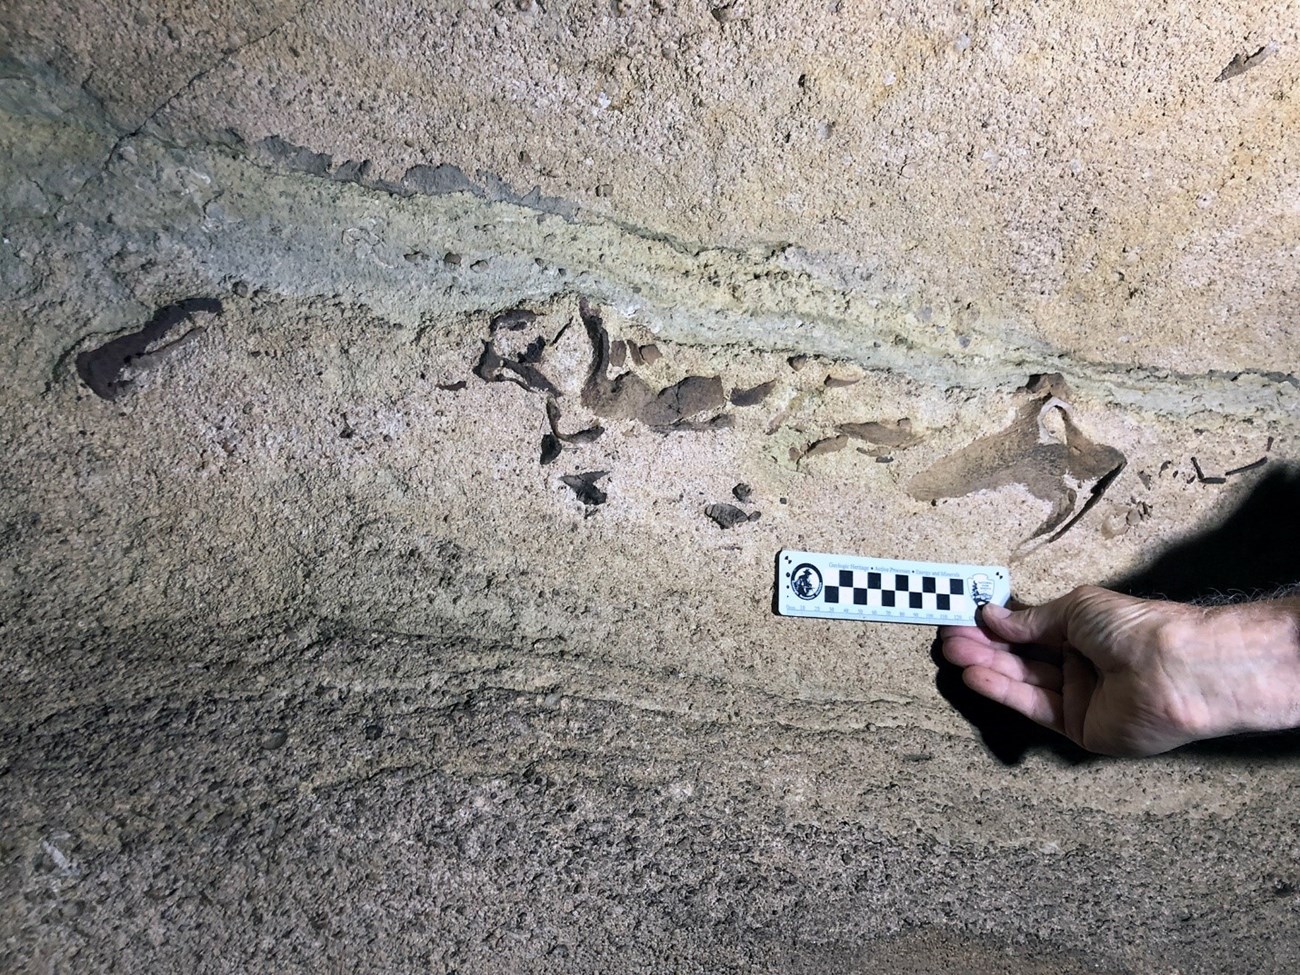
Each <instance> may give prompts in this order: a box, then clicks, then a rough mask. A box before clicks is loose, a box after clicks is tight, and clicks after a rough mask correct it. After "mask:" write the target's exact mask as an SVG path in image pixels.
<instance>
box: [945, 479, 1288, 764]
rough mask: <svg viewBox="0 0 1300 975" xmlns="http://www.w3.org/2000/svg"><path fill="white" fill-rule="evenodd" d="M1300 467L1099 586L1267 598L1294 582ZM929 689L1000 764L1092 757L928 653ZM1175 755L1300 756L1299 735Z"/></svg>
mask: <svg viewBox="0 0 1300 975" xmlns="http://www.w3.org/2000/svg"><path fill="white" fill-rule="evenodd" d="M1297 511H1300V465H1296V464H1286V463H1279V464H1276V465H1274V466H1273V467H1272V469H1271V470H1269V471H1268V472H1267V473H1265V474H1264V475H1263V476H1262V477H1261V478H1260V480H1259V482H1258V483H1257V484H1256V485H1255V487H1254V489H1253V490H1252V491H1251V492H1250V493H1249V494H1248V495H1247V496H1245V497H1244V498H1243V499H1242V501H1241V502H1240V503H1239V504H1238V505H1237V507H1236V508H1234V509H1233V510H1232V511H1230V512H1229V513H1228V514H1227V515H1225V516H1224V517H1223V518H1222V519H1221V520H1219V521H1218V522H1217V523H1214V524H1212V525H1210V526H1209V527H1206V528H1203V529H1201V530H1200V531H1197V532H1194V533H1192V534H1190V535H1188V536H1186V537H1185V538H1182V539H1180V540H1179V541H1176V542H1174V543H1173V544H1171V545H1170V546H1169V547H1168V548H1166V549H1165V550H1164V551H1163V552H1162V553H1160V554H1158V555H1157V556H1156V557H1155V558H1154V559H1153V560H1152V561H1151V562H1150V563H1149V564H1148V565H1147V566H1145V567H1143V568H1140V569H1138V570H1136V571H1134V572H1132V573H1130V574H1128V575H1125V576H1122V577H1120V578H1117V579H1112V580H1109V581H1107V582H1104V583H1103V584H1104V585H1105V586H1107V588H1110V589H1114V590H1116V591H1118V592H1124V593H1128V594H1130V595H1134V596H1142V597H1147V598H1162V599H1172V600H1176V601H1179V602H1199V603H1206V604H1216V603H1229V602H1240V601H1244V600H1247V599H1253V598H1260V597H1266V596H1269V595H1271V594H1275V593H1277V592H1278V591H1279V590H1283V589H1289V588H1294V587H1295V586H1296V585H1297V583H1300V518H1298V517H1297V515H1296V513H1297ZM931 657H932V659H933V660H934V662H935V664H936V666H937V667H938V673H937V675H936V677H935V684H936V686H937V688H938V690H939V693H940V694H942V695H943V697H944V699H945V700H947V701H948V702H949V703H950V704H952V706H953V707H954V708H956V709H957V711H958V713H960V714H961V715H962V717H964V718H965V719H966V720H967V721H969V722H970V723H971V724H972V725H973V726H974V727H975V729H976V730H977V731H979V733H980V736H981V738H982V739H983V741H984V744H985V746H986V747H987V748H988V750H989V751H990V752H991V753H992V755H993V756H994V757H995V758H996V759H997V760H998V761H999V762H1001V763H1003V764H1004V765H1008V766H1011V765H1016V764H1018V763H1019V762H1020V761H1022V760H1023V759H1024V757H1025V755H1026V754H1027V753H1028V752H1029V751H1030V750H1033V749H1040V748H1041V749H1046V750H1048V751H1051V752H1053V753H1054V754H1056V755H1057V756H1058V757H1059V758H1061V759H1062V760H1064V761H1066V762H1068V763H1070V764H1078V763H1080V762H1084V761H1088V760H1090V759H1091V758H1093V756H1090V755H1089V754H1088V753H1087V752H1085V751H1083V750H1082V749H1080V748H1078V747H1077V746H1076V745H1074V744H1073V743H1072V742H1070V741H1068V740H1067V739H1065V738H1062V737H1061V736H1060V735H1057V734H1055V733H1054V732H1051V731H1048V730H1047V729H1046V728H1042V727H1040V726H1039V725H1037V724H1035V723H1034V722H1032V721H1030V720H1029V719H1028V718H1024V717H1021V716H1020V715H1019V714H1016V713H1015V712H1013V711H1011V710H1009V709H1007V708H1004V707H1002V706H1000V705H997V704H994V703H992V702H991V701H988V700H986V699H985V698H982V697H980V696H979V695H978V694H976V693H975V692H974V691H972V690H970V689H969V688H968V687H966V685H965V684H963V683H962V679H961V668H959V667H955V666H953V665H952V664H950V663H948V662H947V661H946V660H944V658H943V654H942V650H941V647H940V643H939V641H938V640H935V642H934V644H933V646H932V648H931ZM1179 751H1181V752H1185V753H1187V754H1191V755H1196V756H1198V757H1200V758H1202V759H1205V758H1210V759H1216V758H1217V759H1222V760H1225V761H1257V760H1261V759H1266V760H1267V759H1294V758H1297V757H1300V729H1297V730H1295V731H1286V732H1279V733H1274V734H1252V735H1238V736H1235V737H1232V738H1218V739H1214V740H1211V741H1203V742H1196V743H1194V744H1191V745H1187V746H1185V747H1184V748H1182V749H1180V750H1179Z"/></svg>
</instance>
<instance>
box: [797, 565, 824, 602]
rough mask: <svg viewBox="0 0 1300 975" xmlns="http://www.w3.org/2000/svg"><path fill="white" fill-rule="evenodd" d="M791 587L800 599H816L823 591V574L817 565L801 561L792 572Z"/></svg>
mask: <svg viewBox="0 0 1300 975" xmlns="http://www.w3.org/2000/svg"><path fill="white" fill-rule="evenodd" d="M790 588H791V590H793V591H794V594H795V595H796V596H798V597H799V598H800V599H816V598H817V597H818V596H819V595H821V591H822V574H821V573H820V572H819V571H817V566H815V565H812V564H810V563H808V562H801V563H799V564H798V565H796V566H795V567H794V571H793V572H791V573H790Z"/></svg>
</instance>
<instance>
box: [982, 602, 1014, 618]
mask: <svg viewBox="0 0 1300 975" xmlns="http://www.w3.org/2000/svg"><path fill="white" fill-rule="evenodd" d="M980 613H981V614H983V615H984V616H987V617H988V618H989V619H995V620H1004V619H1006V618H1007V617H1008V616H1010V615H1011V610H1009V609H1007V608H1006V607H1005V606H999V605H998V604H997V603H985V604H984V608H983V609H982V610H980Z"/></svg>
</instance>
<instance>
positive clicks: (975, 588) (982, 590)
mask: <svg viewBox="0 0 1300 975" xmlns="http://www.w3.org/2000/svg"><path fill="white" fill-rule="evenodd" d="M970 598H971V601H972V602H974V603H975V605H976V606H983V605H985V604H986V603H990V602H992V601H993V580H992V579H990V578H989V577H988V576H986V575H985V574H984V573H983V572H977V573H976V574H975V575H973V576H971V577H970Z"/></svg>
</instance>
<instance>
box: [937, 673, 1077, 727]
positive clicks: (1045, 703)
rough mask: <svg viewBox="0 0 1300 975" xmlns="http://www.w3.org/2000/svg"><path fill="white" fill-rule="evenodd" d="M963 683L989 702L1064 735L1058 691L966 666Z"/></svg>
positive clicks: (1062, 712)
mask: <svg viewBox="0 0 1300 975" xmlns="http://www.w3.org/2000/svg"><path fill="white" fill-rule="evenodd" d="M962 680H963V681H965V682H966V686H967V687H969V688H970V689H971V690H972V691H974V692H975V693H977V694H981V695H983V696H984V697H987V698H988V699H989V700H990V701H996V702H997V703H998V704H1002V705H1005V706H1006V707H1009V708H1011V710H1013V711H1018V712H1019V713H1020V714H1023V715H1024V716H1025V717H1026V718H1028V719H1029V720H1030V721H1036V722H1037V723H1038V724H1041V725H1043V726H1044V727H1045V728H1051V729H1052V730H1053V731H1057V732H1060V733H1061V734H1064V733H1065V712H1064V706H1063V703H1062V701H1061V695H1060V693H1059V692H1057V691H1054V690H1049V689H1047V688H1045V687H1034V686H1033V685H1031V684H1026V683H1023V682H1021V681H1018V680H1012V679H1011V678H1010V677H1008V676H1007V675H1006V674H1002V673H999V672H998V671H996V670H993V669H991V668H989V667H967V668H966V669H965V670H964V671H962Z"/></svg>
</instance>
